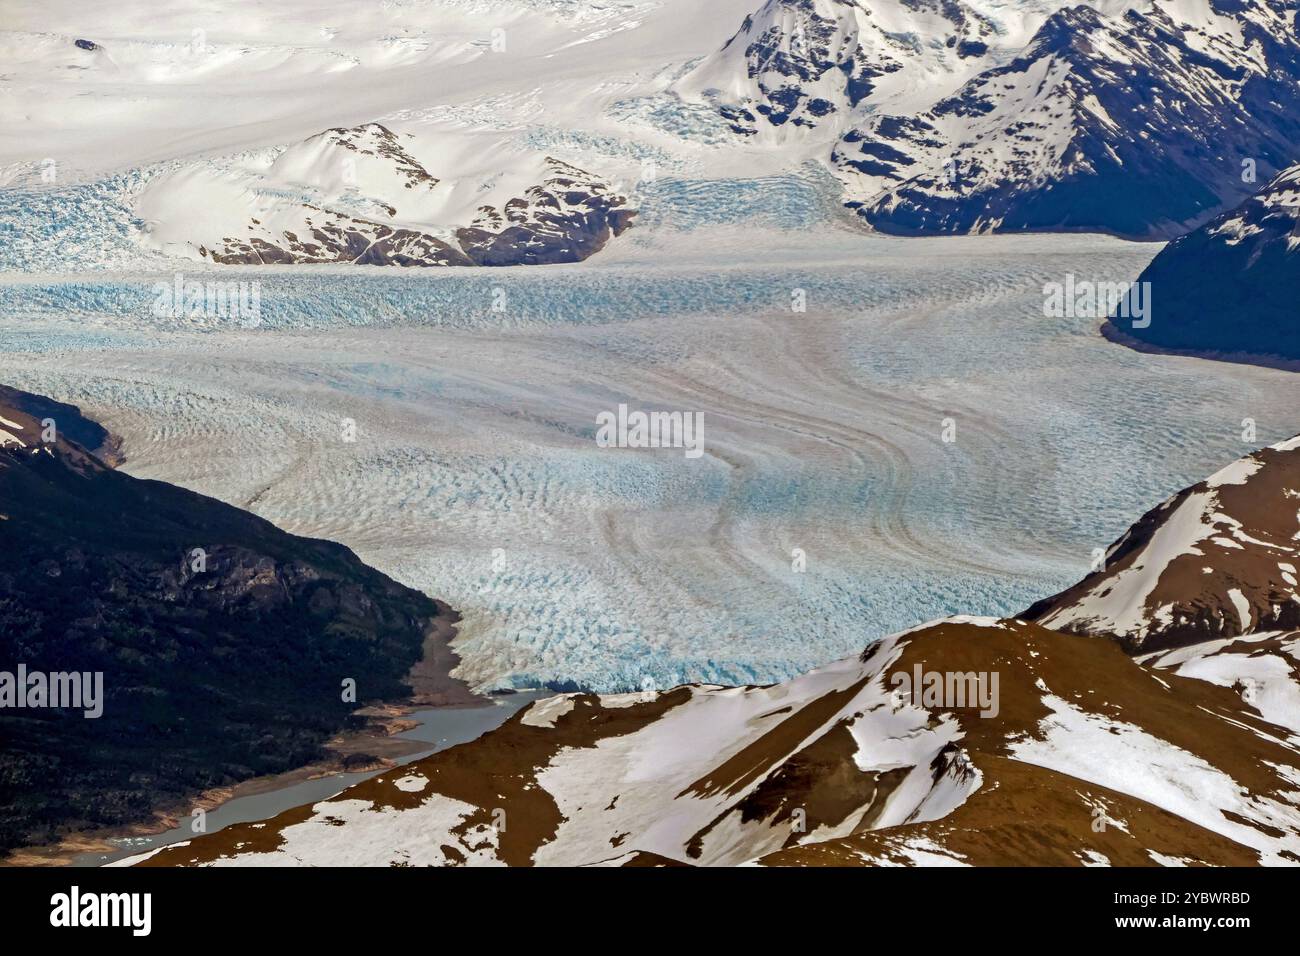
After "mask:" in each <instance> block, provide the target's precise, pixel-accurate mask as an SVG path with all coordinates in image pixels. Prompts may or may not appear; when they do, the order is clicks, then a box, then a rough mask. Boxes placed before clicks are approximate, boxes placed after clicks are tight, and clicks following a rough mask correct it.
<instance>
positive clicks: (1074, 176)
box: [837, 0, 1300, 237]
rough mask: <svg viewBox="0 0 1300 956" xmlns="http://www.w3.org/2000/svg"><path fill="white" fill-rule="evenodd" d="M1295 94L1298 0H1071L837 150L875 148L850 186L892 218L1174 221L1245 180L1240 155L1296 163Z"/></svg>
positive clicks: (1208, 211) (907, 225) (1240, 191)
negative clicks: (950, 90) (1001, 53)
mask: <svg viewBox="0 0 1300 956" xmlns="http://www.w3.org/2000/svg"><path fill="white" fill-rule="evenodd" d="M1298 97H1300V43H1298V42H1297V37H1296V23H1295V10H1294V8H1293V7H1292V5H1291V4H1288V3H1283V2H1277V0H1245V2H1236V0H1154V2H1152V3H1150V4H1143V5H1140V6H1137V7H1136V8H1134V9H1126V10H1123V11H1121V12H1112V13H1107V12H1105V11H1103V10H1099V9H1095V8H1092V7H1089V6H1075V7H1069V8H1066V9H1063V10H1060V11H1059V12H1057V13H1055V14H1053V15H1052V16H1051V17H1050V18H1048V20H1047V21H1046V22H1045V23H1044V24H1043V25H1042V27H1041V28H1040V29H1039V30H1038V32H1037V33H1036V34H1035V36H1034V38H1033V39H1032V40H1031V41H1030V43H1029V44H1028V46H1027V47H1026V48H1025V49H1024V50H1023V52H1021V53H1020V54H1019V55H1018V56H1017V57H1016V58H1015V59H1014V60H1012V61H1011V62H1010V63H1008V64H1006V65H1005V66H1001V67H997V68H995V69H991V70H989V71H987V72H985V73H982V74H981V75H979V76H977V77H975V78H974V79H972V80H971V81H970V82H968V83H967V84H965V85H964V86H963V87H962V88H961V89H959V90H957V91H956V92H955V93H954V94H952V95H951V96H945V97H943V98H942V99H940V100H939V101H938V102H936V103H935V104H934V105H933V106H931V107H930V108H929V109H927V110H925V111H923V112H921V113H918V114H915V115H912V116H905V117H896V116H878V117H874V118H873V119H872V120H871V121H870V122H868V123H867V124H865V125H864V126H863V127H862V128H860V129H858V130H856V131H854V132H852V133H850V134H849V135H848V136H847V137H846V141H845V142H844V143H842V144H841V146H840V148H839V149H838V150H837V159H838V162H839V165H840V166H841V167H845V166H852V164H853V163H854V162H857V161H858V160H859V158H860V157H864V156H865V157H867V158H868V160H869V161H870V164H869V166H868V168H866V169H865V170H863V169H862V168H861V167H854V168H856V169H858V170H859V171H861V172H863V173H864V176H863V179H862V181H861V183H860V185H859V186H858V187H857V188H856V190H854V191H855V192H856V194H857V196H858V200H859V201H860V202H861V206H860V207H859V211H860V213H861V215H862V216H863V217H864V218H865V219H867V220H868V221H869V222H871V223H872V224H874V225H875V226H877V227H878V228H880V229H883V230H886V231H891V232H903V233H927V232H968V231H987V230H1023V229H1037V230H1050V229H1070V230H1099V231H1105V232H1112V233H1116V234H1119V235H1125V236H1135V237H1157V236H1172V235H1177V234H1180V233H1181V232H1184V231H1186V230H1187V229H1188V228H1191V227H1192V226H1195V225H1197V224H1199V223H1201V222H1204V221H1205V220H1206V219H1207V218H1209V217H1210V216H1212V215H1213V214H1215V213H1217V212H1219V211H1221V210H1222V209H1223V208H1225V207H1228V206H1232V205H1235V204H1236V203H1238V202H1240V201H1241V200H1242V199H1243V198H1244V197H1245V196H1246V195H1248V194H1249V193H1250V192H1251V190H1252V189H1253V186H1252V185H1251V183H1249V182H1246V181H1244V180H1245V177H1243V175H1242V171H1243V163H1247V162H1249V163H1250V164H1251V165H1252V166H1253V167H1255V168H1257V170H1258V173H1259V175H1263V176H1267V175H1271V174H1273V173H1274V172H1276V171H1277V170H1279V169H1281V168H1284V167H1286V166H1288V165H1290V163H1291V162H1292V161H1293V159H1294V157H1295V155H1296V153H1297V150H1300V125H1297V124H1296V123H1295V121H1294V120H1293V119H1292V118H1291V115H1290V114H1291V111H1290V110H1289V109H1287V108H1286V107H1285V104H1290V103H1295V102H1296V101H1297V98H1298Z"/></svg>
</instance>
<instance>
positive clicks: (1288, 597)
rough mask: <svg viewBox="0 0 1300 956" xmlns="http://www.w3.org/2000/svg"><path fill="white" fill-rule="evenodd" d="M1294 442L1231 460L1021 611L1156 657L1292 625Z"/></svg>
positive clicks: (1299, 512) (1298, 614) (1296, 600)
mask: <svg viewBox="0 0 1300 956" xmlns="http://www.w3.org/2000/svg"><path fill="white" fill-rule="evenodd" d="M1297 568H1300V438H1295V439H1292V440H1290V441H1287V442H1283V443H1281V444H1278V445H1274V446H1273V447H1271V448H1265V449H1262V450H1260V451H1257V452H1255V453H1254V454H1252V455H1248V456H1247V457H1245V458H1242V459H1241V460H1240V461H1237V462H1234V463H1233V464H1232V465H1229V466H1228V467H1227V468H1224V469H1223V470H1222V471H1220V472H1218V473H1217V474H1215V475H1213V476H1212V477H1210V478H1208V479H1207V480H1205V481H1203V482H1200V483H1199V484H1196V485H1193V486H1192V487H1190V488H1187V489H1184V490H1183V491H1180V492H1179V493H1178V494H1176V495H1174V496H1173V497H1172V498H1169V499H1168V500H1167V501H1165V502H1164V503H1163V504H1162V505H1160V506H1159V507H1158V508H1155V509H1153V510H1151V511H1149V512H1147V514H1145V515H1144V516H1143V517H1142V519H1141V520H1140V521H1138V523H1137V524H1135V525H1134V526H1133V527H1132V528H1131V529H1130V530H1129V531H1128V532H1127V533H1125V535H1124V536H1123V537H1122V538H1120V539H1119V540H1118V541H1116V542H1115V543H1114V544H1113V545H1111V547H1110V549H1109V550H1108V551H1107V553H1106V560H1105V566H1104V568H1103V569H1102V570H1100V571H1097V572H1096V573H1094V574H1091V575H1089V576H1088V577H1086V578H1084V579H1083V580H1082V581H1081V582H1079V583H1078V584H1076V585H1075V586H1074V587H1072V588H1070V589H1069V590H1067V591H1064V592H1062V593H1061V594H1058V595H1056V596H1054V597H1051V598H1047V599H1046V600H1044V601H1040V602H1038V603H1037V604H1035V605H1034V606H1033V607H1031V608H1029V610H1027V611H1026V612H1025V615H1024V616H1025V617H1026V618H1027V619H1029V620H1033V621H1037V622H1039V623H1041V624H1043V625H1044V626H1045V627H1050V628H1055V629H1058V630H1066V631H1073V632H1076V633H1083V634H1107V635H1114V636H1116V637H1118V638H1120V639H1121V640H1122V641H1123V642H1124V644H1125V646H1127V647H1128V648H1129V649H1130V650H1132V651H1135V652H1136V651H1154V650H1158V649H1161V648H1169V647H1179V646H1184V645H1188V644H1196V643H1200V642H1204V641H1212V640H1218V639H1224V638H1233V637H1239V636H1241V635H1248V634H1256V633H1264V632H1271V631H1289V630H1296V629H1300V587H1298V586H1297V581H1298V580H1300V571H1297Z"/></svg>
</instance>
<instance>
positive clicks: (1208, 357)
mask: <svg viewBox="0 0 1300 956" xmlns="http://www.w3.org/2000/svg"><path fill="white" fill-rule="evenodd" d="M1098 331H1099V332H1100V333H1101V337H1102V338H1104V339H1105V340H1106V341H1107V342H1111V343H1113V344H1115V345H1122V346H1124V347H1125V348H1129V349H1132V350H1133V351H1135V352H1145V353H1146V354H1147V355H1172V356H1177V357H1179V358H1195V359H1203V360H1205V361H1207V362H1224V363H1227V364H1229V365H1254V366H1256V367H1257V368H1271V369H1275V370H1277V371H1280V372H1300V359H1289V358H1285V357H1283V356H1281V355H1266V354H1260V353H1256V352H1214V351H1201V350H1198V349H1174V348H1167V347H1166V346H1163V345H1156V344H1155V343H1154V342H1147V341H1145V340H1143V339H1139V338H1134V337H1133V336H1131V335H1129V334H1128V333H1127V332H1124V331H1123V330H1121V329H1120V328H1119V327H1118V326H1116V325H1115V324H1114V323H1113V322H1112V321H1111V320H1110V319H1105V320H1104V321H1103V322H1102V323H1101V325H1100V326H1099V327H1098Z"/></svg>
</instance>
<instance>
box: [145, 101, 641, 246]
mask: <svg viewBox="0 0 1300 956" xmlns="http://www.w3.org/2000/svg"><path fill="white" fill-rule="evenodd" d="M462 139H463V138H462ZM421 147H423V149H422V150H421ZM449 147H450V148H449ZM456 147H461V152H460V155H456V154H455V149H456ZM412 150H421V151H422V152H427V153H428V154H430V155H432V156H434V157H436V159H438V160H441V161H442V162H443V163H444V164H446V165H447V166H448V167H449V168H450V169H451V170H452V173H451V174H450V176H443V177H439V176H435V175H434V174H433V173H431V172H430V171H429V169H428V168H427V167H426V165H425V164H424V163H423V162H421V160H420V159H417V158H416V156H415V155H414V154H413V152H412ZM494 159H495V160H496V162H495V163H494V165H493V166H491V167H490V168H489V170H488V171H487V172H486V173H481V172H480V169H479V168H478V164H476V163H475V162H474V161H473V158H472V153H471V151H470V150H468V149H465V148H464V146H463V143H462V142H459V141H452V142H451V143H447V142H434V143H428V142H425V143H419V142H417V141H416V138H415V137H414V136H413V135H411V134H409V133H408V134H406V135H404V136H402V135H399V134H397V133H394V132H393V131H392V130H390V129H388V128H387V127H386V126H383V125H381V124H378V123H370V124H366V125H364V126H359V127H355V128H352V129H330V130H326V131H325V132H323V133H319V134H317V135H315V136H312V137H311V138H309V139H307V140H305V141H303V142H301V143H298V144H297V145H295V146H292V147H290V148H288V149H286V150H284V151H283V152H280V153H279V154H278V155H276V156H274V157H273V158H270V159H267V158H265V157H260V156H254V157H246V158H244V159H243V160H242V161H235V162H231V163H228V164H217V163H214V162H211V161H197V162H194V163H190V164H186V165H183V166H181V167H180V168H178V169H175V170H173V171H171V172H167V173H164V174H162V175H160V176H158V177H157V178H155V179H153V180H152V181H151V182H150V183H149V185H148V186H146V187H145V189H144V190H143V192H142V193H141V195H140V197H139V199H138V200H137V202H136V206H135V211H136V214H137V215H138V216H139V217H140V218H141V219H142V220H143V221H144V223H145V227H146V230H147V232H148V236H149V240H148V241H149V243H150V244H151V245H153V246H154V247H155V248H157V249H159V250H160V251H162V252H164V253H169V254H173V255H185V256H190V257H193V258H206V259H210V260H211V261H213V262H220V263H244V264H261V263H319V262H353V263H358V264H361V265H389V264H393V265H404V266H409V265H426V266H427V265H493V266H496V265H517V264H526V265H534V264H541V263H549V262H577V261H579V260H582V259H585V258H586V257H587V256H589V255H591V254H592V253H593V252H596V251H598V250H599V249H600V248H601V247H602V246H603V245H604V244H605V242H606V240H607V239H608V238H609V237H610V236H611V235H616V234H617V233H619V232H621V231H622V230H623V229H624V228H625V227H626V226H627V224H628V223H629V222H630V220H631V218H632V216H633V214H634V211H633V210H632V209H631V208H629V206H628V200H627V197H625V196H622V195H619V194H618V193H617V192H615V191H614V190H613V189H612V188H611V187H610V185H609V184H608V183H606V182H603V181H601V180H599V179H597V178H596V177H593V176H592V175H590V174H589V173H586V172H584V171H583V170H581V169H578V168H577V167H575V166H571V165H569V164H567V163H563V162H561V161H559V160H557V159H554V158H551V157H549V156H543V155H541V154H522V155H519V156H515V157H511V159H510V161H509V165H508V167H507V166H506V163H505V162H503V160H504V159H505V157H502V156H501V155H500V154H497V155H496V156H495V157H494Z"/></svg>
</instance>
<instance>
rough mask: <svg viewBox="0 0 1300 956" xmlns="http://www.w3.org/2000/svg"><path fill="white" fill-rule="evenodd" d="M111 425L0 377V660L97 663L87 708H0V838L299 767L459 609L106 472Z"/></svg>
mask: <svg viewBox="0 0 1300 956" xmlns="http://www.w3.org/2000/svg"><path fill="white" fill-rule="evenodd" d="M47 418H49V419H52V420H53V421H54V424H55V434H53V435H51V434H50V433H49V432H48V431H46V429H45V428H44V427H43V426H42V420H44V419H47ZM43 431H44V432H45V435H44V436H43V434H42V433H43ZM46 437H52V438H54V440H53V441H46V440H44V439H45V438H46ZM106 439H107V434H106V433H105V432H104V430H103V429H102V428H100V427H99V426H98V425H96V424H95V423H93V422H90V421H88V420H86V419H85V418H83V417H82V416H80V414H79V413H78V412H77V411H76V409H74V408H72V407H71V406H67V405H60V404H58V403H53V402H50V401H49V400H47V399H41V398H39V397H36V396H31V395H27V394H25V393H21V392H16V391H14V390H10V389H0V670H3V671H7V672H9V673H11V674H12V673H14V672H15V669H16V668H17V666H18V665H19V664H22V665H25V667H26V669H27V671H28V672H36V671H39V672H42V673H57V672H72V671H76V672H102V674H103V677H102V681H103V701H102V711H103V712H102V716H100V717H98V718H96V719H87V718H86V717H85V716H84V715H83V711H82V710H76V709H52V708H41V709H9V708H4V709H0V736H3V739H4V741H5V743H4V749H3V753H0V850H3V849H10V848H13V847H15V846H19V845H22V844H25V843H40V842H49V841H50V840H51V839H53V838H54V837H56V836H57V835H58V834H59V833H61V832H66V830H67V828H69V827H78V826H102V825H114V824H120V823H125V822H137V821H145V820H148V819H149V818H150V817H151V815H152V814H153V812H154V811H156V810H159V809H162V808H167V807H169V806H170V805H174V804H176V803H177V802H179V801H181V800H182V799H185V798H187V797H189V796H193V795H194V794H197V793H198V792H199V791H202V790H206V789H208V788H211V787H216V786H223V785H229V784H232V783H235V782H237V781H239V780H242V779H246V778H249V777H252V776H256V775H260V774H265V773H275V772H280V771H284V770H288V769H292V768H295V767H299V766H302V765H305V764H308V763H311V762H312V761H313V760H315V759H317V758H319V757H320V756H321V755H322V754H323V752H324V751H323V748H322V745H323V744H324V742H325V741H326V740H327V739H329V738H330V737H332V736H334V735H335V734H336V733H337V732H338V731H340V730H343V729H345V728H347V727H350V726H359V725H360V724H361V723H362V722H363V721H362V720H361V719H360V718H358V717H355V716H354V715H353V712H354V711H355V710H356V709H357V708H358V707H361V706H363V705H365V704H367V703H374V702H377V701H381V700H392V699H398V698H403V697H405V696H407V695H408V694H409V689H408V687H407V685H406V680H405V678H406V674H407V672H408V671H409V670H410V669H411V667H412V666H413V665H414V664H415V663H416V662H417V661H419V660H420V658H421V656H422V648H423V646H424V643H425V641H426V637H427V635H428V633H429V630H430V627H431V625H432V623H433V622H434V621H435V619H438V618H444V619H451V618H454V615H453V614H452V612H451V611H450V610H449V609H448V608H447V607H446V606H445V605H440V604H438V603H437V602H435V601H433V600H431V599H429V598H427V597H425V596H424V595H422V594H420V593H418V592H416V591H413V590H411V589H409V588H406V587H403V586H401V585H399V584H397V583H396V582H394V581H392V580H391V579H389V578H387V577H385V576H384V575H382V574H380V573H379V572H377V571H374V570H372V569H370V568H368V567H366V566H365V565H364V564H362V563H361V562H360V561H359V560H358V559H357V558H356V556H355V555H353V554H352V552H351V551H349V550H348V549H347V548H344V547H342V546H340V545H337V544H334V543H332V542H328V541H319V540H313V539H308V538H299V537H295V536H293V535H289V534H286V533H284V532H282V531H280V530H278V529H277V528H275V527H274V526H273V525H271V524H270V523H269V522H267V521H264V520H262V519H261V518H258V517H256V516H254V515H252V514H249V513H247V512H244V511H240V510H239V509H237V508H233V507H230V506H228V505H225V504H222V503H221V502H218V501H215V500H213V499H211V498H206V497H203V496H202V495H197V494H194V493H193V492H189V491H186V490H184V489H181V488H177V487H174V486H171V485H167V484H164V483H162V482H156V481H144V480H140V479H136V478H132V477H130V476H128V475H125V474H122V473H120V472H117V471H114V470H112V469H111V468H109V467H108V466H107V465H105V464H104V462H103V461H102V460H100V459H99V458H98V457H96V456H95V455H94V454H92V453H91V452H90V451H87V447H91V448H99V447H103V446H104V444H105V440H106ZM80 442H85V444H84V445H83V444H81V443H80ZM345 679H352V680H355V681H356V700H355V702H348V701H345V700H344V699H343V697H344V695H343V681H344V680H345Z"/></svg>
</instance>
